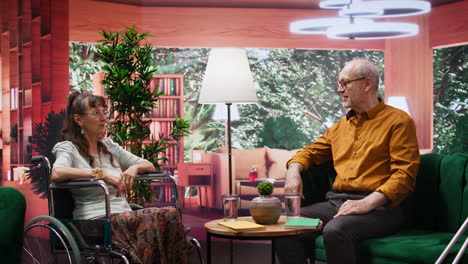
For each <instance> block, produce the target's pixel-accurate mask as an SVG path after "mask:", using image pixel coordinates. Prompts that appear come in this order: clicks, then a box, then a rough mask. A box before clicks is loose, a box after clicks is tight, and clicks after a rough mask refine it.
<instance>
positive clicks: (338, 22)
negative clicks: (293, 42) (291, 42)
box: [289, 18, 373, 34]
mask: <svg viewBox="0 0 468 264" xmlns="http://www.w3.org/2000/svg"><path fill="white" fill-rule="evenodd" d="M354 23H355V24H356V25H357V24H370V23H373V22H372V20H370V19H365V18H357V19H354ZM349 24H350V23H349V18H317V19H305V20H299V21H295V22H293V23H291V25H290V26H289V31H291V32H293V33H298V34H326V33H327V30H328V29H329V28H331V27H334V26H338V27H345V26H348V25H349Z"/></svg>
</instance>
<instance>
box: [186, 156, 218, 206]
mask: <svg viewBox="0 0 468 264" xmlns="http://www.w3.org/2000/svg"><path fill="white" fill-rule="evenodd" d="M177 170H178V173H179V176H178V185H179V187H181V188H182V187H188V186H190V187H197V191H198V200H199V203H200V206H201V207H203V204H202V195H201V187H205V199H207V197H208V196H207V187H208V186H211V184H212V183H213V169H212V165H211V164H210V163H179V164H178V165H177ZM182 194H183V192H182ZM181 197H182V201H184V200H185V199H184V196H183V195H182V196H181ZM182 208H183V206H182Z"/></svg>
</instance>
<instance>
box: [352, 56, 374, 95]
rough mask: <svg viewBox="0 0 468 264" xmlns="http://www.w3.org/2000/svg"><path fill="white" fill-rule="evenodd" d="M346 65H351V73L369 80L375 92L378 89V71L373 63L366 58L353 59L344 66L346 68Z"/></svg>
mask: <svg viewBox="0 0 468 264" xmlns="http://www.w3.org/2000/svg"><path fill="white" fill-rule="evenodd" d="M348 65H350V66H351V65H352V67H353V71H354V72H355V73H356V75H357V76H359V77H368V78H370V79H371V80H372V85H373V86H374V89H375V91H376V92H377V90H378V89H379V70H378V69H377V65H375V63H374V62H372V61H370V60H368V59H366V58H355V59H353V60H352V61H350V62H348V63H347V64H346V66H348ZM346 66H345V67H346Z"/></svg>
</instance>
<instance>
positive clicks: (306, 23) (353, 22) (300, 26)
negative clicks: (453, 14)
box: [290, 0, 431, 39]
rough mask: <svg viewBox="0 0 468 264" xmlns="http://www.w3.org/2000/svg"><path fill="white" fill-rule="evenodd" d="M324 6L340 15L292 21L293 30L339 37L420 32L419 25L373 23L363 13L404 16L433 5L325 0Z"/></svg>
mask: <svg viewBox="0 0 468 264" xmlns="http://www.w3.org/2000/svg"><path fill="white" fill-rule="evenodd" d="M319 6H320V8H324V9H340V11H339V15H340V16H342V17H344V19H345V20H340V18H321V19H306V20H301V21H296V22H293V23H291V25H290V31H291V32H293V33H299V34H327V36H328V37H329V38H335V39H383V38H401V37H409V36H414V35H417V34H418V31H419V27H418V25H416V24H409V23H387V22H385V23H383V22H378V23H377V22H376V23H371V20H366V19H363V18H362V17H376V18H386V17H402V16H412V15H421V14H425V13H428V12H430V10H431V5H430V3H429V2H427V1H421V0H392V1H389V0H377V1H365V2H363V1H361V0H324V1H320V4H319Z"/></svg>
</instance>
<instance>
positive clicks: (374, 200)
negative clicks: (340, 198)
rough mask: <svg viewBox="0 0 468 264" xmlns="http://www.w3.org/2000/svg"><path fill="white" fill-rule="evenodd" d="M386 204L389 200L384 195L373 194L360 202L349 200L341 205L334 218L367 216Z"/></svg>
mask: <svg viewBox="0 0 468 264" xmlns="http://www.w3.org/2000/svg"><path fill="white" fill-rule="evenodd" d="M385 203H387V198H386V197H385V195H384V194H383V193H380V192H373V193H371V194H369V195H368V196H366V197H364V198H362V199H360V200H347V201H346V202H344V203H343V204H342V205H341V207H340V209H338V213H337V214H336V215H335V216H334V217H338V216H341V215H357V214H365V213H368V212H370V211H372V210H374V209H375V208H377V207H379V206H381V205H384V204H385Z"/></svg>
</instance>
